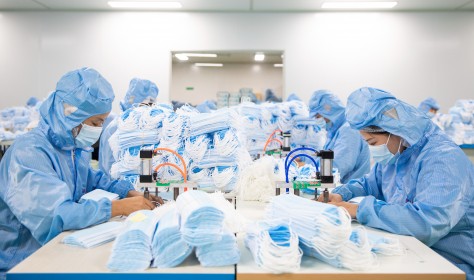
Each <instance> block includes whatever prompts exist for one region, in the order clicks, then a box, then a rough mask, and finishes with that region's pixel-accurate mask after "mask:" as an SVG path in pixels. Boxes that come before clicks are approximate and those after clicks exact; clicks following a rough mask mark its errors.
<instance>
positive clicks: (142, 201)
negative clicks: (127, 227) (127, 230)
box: [112, 196, 155, 217]
mask: <svg viewBox="0 0 474 280" xmlns="http://www.w3.org/2000/svg"><path fill="white" fill-rule="evenodd" d="M154 208H155V204H154V203H153V202H151V201H150V200H148V199H146V198H144V197H143V196H134V197H127V198H124V199H121V200H115V201H112V217H115V216H119V215H126V216H128V215H130V214H131V213H133V212H135V211H138V210H153V209H154Z"/></svg>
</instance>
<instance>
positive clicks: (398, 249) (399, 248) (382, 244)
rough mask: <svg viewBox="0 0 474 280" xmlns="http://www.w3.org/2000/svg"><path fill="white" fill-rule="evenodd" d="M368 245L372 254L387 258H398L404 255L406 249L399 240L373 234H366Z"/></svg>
mask: <svg viewBox="0 0 474 280" xmlns="http://www.w3.org/2000/svg"><path fill="white" fill-rule="evenodd" d="M367 237H368V238H369V243H370V245H371V246H372V252H374V253H376V254H381V255H387V256H400V255H405V254H406V249H405V247H404V246H403V245H402V243H401V242H400V240H398V239H396V238H393V237H387V236H383V235H378V234H374V233H367Z"/></svg>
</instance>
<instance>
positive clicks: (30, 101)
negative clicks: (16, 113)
mask: <svg viewBox="0 0 474 280" xmlns="http://www.w3.org/2000/svg"><path fill="white" fill-rule="evenodd" d="M38 101H39V99H38V98H36V97H34V96H32V97H30V98H28V100H27V101H26V106H28V107H34V106H35V105H36V103H38Z"/></svg>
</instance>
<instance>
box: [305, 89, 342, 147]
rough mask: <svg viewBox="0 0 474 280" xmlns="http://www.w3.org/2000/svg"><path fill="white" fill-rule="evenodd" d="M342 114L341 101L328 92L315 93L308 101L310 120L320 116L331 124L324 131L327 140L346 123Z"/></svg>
mask: <svg viewBox="0 0 474 280" xmlns="http://www.w3.org/2000/svg"><path fill="white" fill-rule="evenodd" d="M344 112H345V108H344V106H343V105H342V102H341V100H339V98H337V96H336V95H334V94H333V93H331V92H330V91H328V90H318V91H315V92H314V93H313V95H312V96H311V99H310V100H309V117H310V118H314V116H316V114H320V115H321V116H323V117H325V118H326V119H329V120H330V121H331V122H332V125H331V126H329V127H328V128H327V129H326V130H327V131H328V138H331V137H332V135H333V134H334V132H335V131H337V130H338V129H339V127H341V126H342V125H343V124H344V123H345V122H346V117H345V115H344Z"/></svg>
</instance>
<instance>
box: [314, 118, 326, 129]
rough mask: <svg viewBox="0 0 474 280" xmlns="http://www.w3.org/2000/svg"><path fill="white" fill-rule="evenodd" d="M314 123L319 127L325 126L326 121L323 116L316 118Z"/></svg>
mask: <svg viewBox="0 0 474 280" xmlns="http://www.w3.org/2000/svg"><path fill="white" fill-rule="evenodd" d="M316 125H317V126H319V127H320V128H326V121H325V120H324V118H316Z"/></svg>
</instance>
